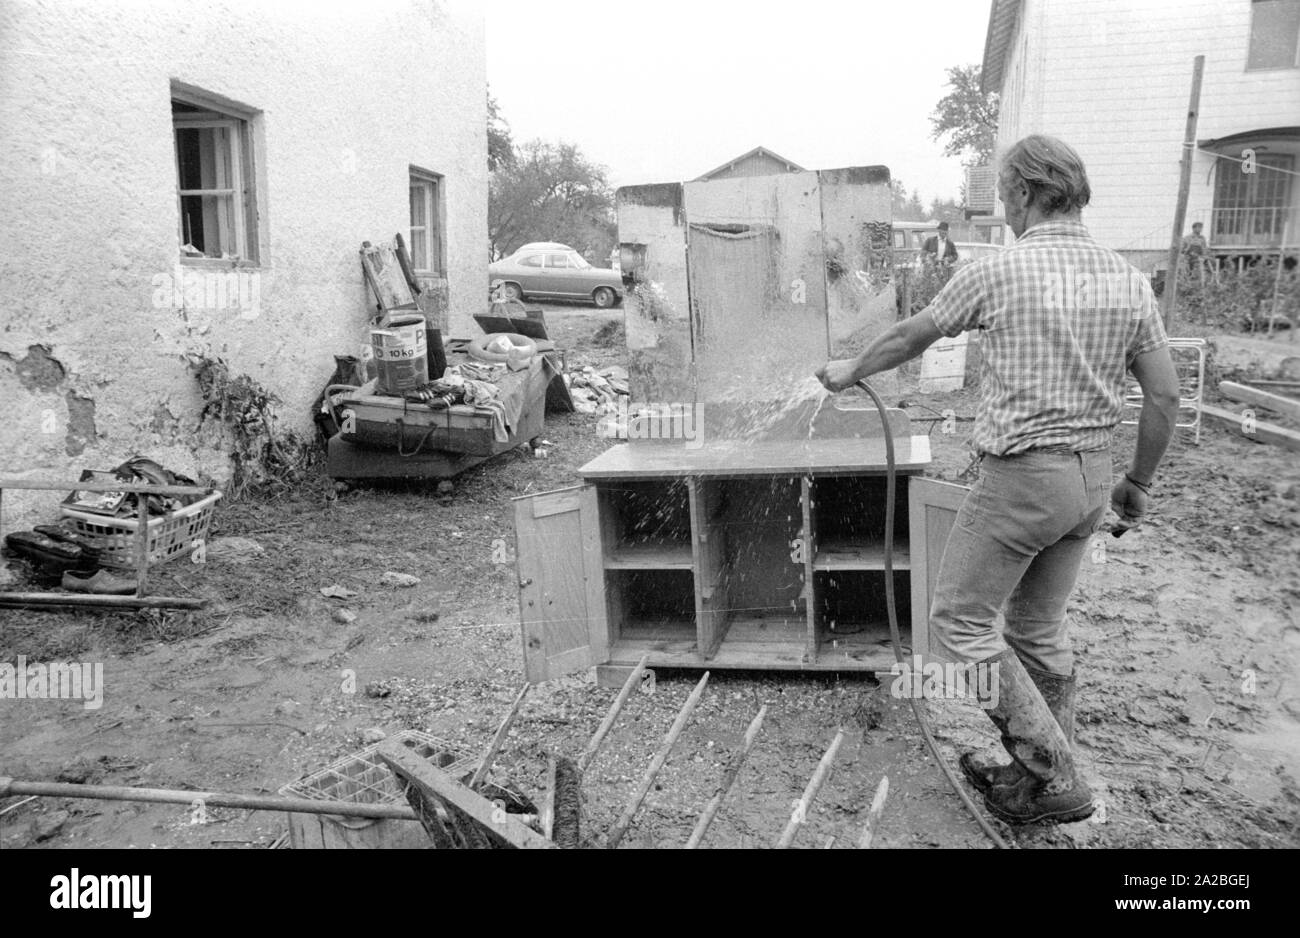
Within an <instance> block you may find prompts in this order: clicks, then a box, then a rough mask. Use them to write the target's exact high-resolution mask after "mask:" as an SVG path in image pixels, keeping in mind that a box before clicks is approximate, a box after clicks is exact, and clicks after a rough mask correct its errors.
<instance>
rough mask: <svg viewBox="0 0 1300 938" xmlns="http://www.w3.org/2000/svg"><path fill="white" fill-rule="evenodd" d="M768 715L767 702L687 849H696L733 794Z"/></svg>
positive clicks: (723, 774) (687, 843)
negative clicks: (719, 810)
mask: <svg viewBox="0 0 1300 938" xmlns="http://www.w3.org/2000/svg"><path fill="white" fill-rule="evenodd" d="M766 716H767V704H763V706H761V707H760V708H759V710H758V716H756V717H754V719H753V720H752V721H750V724H749V729H747V730H745V741H744V742H743V743H741V746H740V749H738V750H737V751H736V753H735V754H734V755H733V756H732V757H731V761H730V762H729V763H727V768H726V770H725V771H724V772H723V773H722V781H721V782H720V783H719V784H718V790H717V791H716V792H714V794H713V797H712V798H710V799H709V803H708V804H707V805H705V806H704V811H703V812H702V813H701V814H700V819H699V820H698V821H696V822H695V830H693V831H691V838H690V840H688V841H686V849H687V850H694V849H695V848H696V847H698V846H699V845H700V841H701V840H703V839H704V835H705V834H706V833H708V830H709V825H710V824H712V823H713V819H714V817H716V816H717V813H718V809H719V808H721V807H722V802H723V801H724V800H726V797H727V795H729V794H731V789H732V788H734V787H735V785H736V779H737V778H738V777H739V776H740V769H741V766H743V765H744V764H745V759H747V758H748V757H749V751H750V750H751V749H753V748H754V740H755V739H756V738H757V737H758V731H759V730H760V729H762V728H763V718H764V717H766Z"/></svg>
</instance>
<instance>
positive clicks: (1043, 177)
mask: <svg viewBox="0 0 1300 938" xmlns="http://www.w3.org/2000/svg"><path fill="white" fill-rule="evenodd" d="M998 194H999V197H1000V198H1001V199H1002V202H1003V205H1004V206H1005V208H1006V218H1007V223H1008V224H1009V225H1010V226H1011V230H1012V231H1013V232H1014V233H1015V234H1016V236H1017V241H1016V243H1015V244H1014V245H1012V246H1011V247H1010V248H1008V249H1007V250H1006V251H1004V252H1002V253H1001V254H999V255H997V256H996V257H989V258H985V259H983V260H981V261H978V262H976V263H974V264H970V265H967V266H964V267H961V268H959V269H958V270H957V271H956V272H955V273H954V274H953V277H952V279H951V280H950V281H949V282H948V284H947V286H945V287H944V289H943V291H942V292H941V293H940V294H939V295H938V296H937V297H936V298H935V300H934V302H933V303H931V304H930V306H929V307H928V308H927V309H926V310H924V311H923V312H921V313H919V314H918V315H916V316H913V317H912V318H911V319H908V320H905V321H903V322H900V323H898V324H897V325H895V326H894V327H892V328H891V329H889V330H888V331H887V332H886V333H885V334H884V335H882V336H881V337H880V338H879V339H877V340H876V341H875V342H873V343H872V344H871V345H870V346H869V347H868V348H867V349H866V350H865V351H864V352H863V353H862V354H861V355H860V356H859V357H858V358H856V359H853V360H848V361H833V362H829V363H828V364H827V365H826V366H825V367H824V368H822V370H821V371H820V372H818V377H819V378H821V380H822V383H823V384H824V385H825V386H826V387H827V388H828V389H830V390H832V391H841V390H844V389H845V388H848V387H850V386H851V385H852V384H854V383H855V382H856V381H858V380H859V379H862V378H865V377H868V376H870V375H873V374H876V373H877V372H881V371H886V370H888V369H890V368H896V367H897V366H899V365H901V364H902V363H903V362H905V361H908V360H910V359H912V358H915V357H916V356H917V355H920V354H921V353H922V352H923V351H924V350H925V349H926V348H928V347H929V346H930V345H931V344H933V343H934V342H935V341H937V340H938V339H939V337H940V336H956V335H959V334H960V333H962V332H963V331H966V330H968V329H979V330H981V331H982V332H983V341H982V346H983V351H984V364H983V376H982V383H981V391H980V401H979V408H978V414H977V417H976V423H975V432H974V444H975V447H976V449H977V451H978V452H979V454H980V457H981V473H980V479H979V481H978V482H977V483H976V484H975V486H974V487H973V488H972V490H971V492H970V494H969V495H968V496H967V498H966V500H965V502H964V503H963V505H962V507H961V510H960V511H959V512H958V514H957V519H956V523H955V524H954V526H953V529H952V534H951V535H950V536H949V539H948V544H947V547H946V548H945V550H944V555H943V560H942V561H941V562H940V566H939V574H938V580H937V582H936V586H935V594H934V603H933V606H932V607H931V610H930V622H931V634H932V635H933V636H934V637H935V640H936V642H937V644H938V646H939V648H940V649H942V651H943V652H944V653H945V655H946V656H947V657H948V658H950V659H951V660H953V661H957V662H961V663H964V664H967V665H969V666H971V667H973V668H986V669H987V671H986V672H985V674H983V675H982V676H981V677H980V679H978V680H975V681H973V682H972V683H973V685H974V686H977V687H990V686H996V692H994V693H990V694H989V700H987V701H983V700H982V701H981V703H982V704H984V705H985V708H986V712H987V713H988V715H989V717H990V718H991V719H992V721H993V723H994V724H995V725H996V726H997V728H998V729H999V730H1000V731H1001V733H1002V744H1003V746H1004V747H1006V749H1007V751H1008V752H1009V753H1010V754H1011V757H1012V762H1011V763H1010V764H1009V765H996V764H987V763H984V762H982V761H980V760H979V759H977V758H975V757H974V756H973V755H972V754H970V753H967V754H966V755H964V756H962V760H961V764H962V769H963V771H964V772H965V774H966V777H967V778H968V779H969V780H970V781H971V782H972V784H974V785H975V787H976V788H978V789H979V790H980V791H982V792H983V793H984V802H985V804H986V805H987V806H988V808H989V810H990V811H992V812H993V813H994V814H996V815H998V816H999V817H1001V818H1003V819H1004V820H1006V821H1009V822H1012V823H1030V822H1037V821H1044V822H1051V823H1064V822H1067V821H1078V820H1082V819H1083V818H1086V817H1088V816H1089V815H1090V814H1091V813H1092V811H1093V805H1092V793H1091V792H1090V791H1089V790H1088V786H1087V784H1086V783H1085V782H1084V780H1083V779H1082V777H1081V776H1080V775H1079V773H1078V772H1077V770H1076V768H1075V763H1074V758H1073V755H1072V753H1071V748H1070V747H1071V744H1072V742H1073V737H1074V688H1075V681H1076V675H1075V669H1074V656H1073V652H1072V651H1071V648H1070V644H1069V640H1068V638H1067V636H1066V630H1065V610H1066V604H1067V601H1068V599H1069V596H1070V592H1071V591H1072V590H1073V589H1074V583H1075V580H1076V578H1077V577H1078V573H1079V567H1080V564H1081V562H1082V560H1083V556H1084V554H1085V553H1086V552H1087V548H1088V542H1089V539H1090V537H1091V535H1092V534H1093V533H1094V532H1095V531H1096V530H1097V529H1098V526H1099V525H1100V523H1101V521H1102V518H1103V516H1104V514H1105V511H1106V505H1107V499H1106V495H1107V492H1108V491H1109V493H1110V505H1111V507H1112V508H1113V509H1114V510H1115V512H1116V513H1117V514H1118V515H1119V516H1120V525H1121V526H1123V527H1130V526H1132V525H1134V524H1137V523H1138V522H1139V521H1140V520H1141V519H1142V516H1143V515H1144V513H1145V511H1146V503H1147V496H1148V494H1149V493H1150V486H1151V484H1152V480H1153V479H1154V477H1155V473H1156V468H1157V466H1158V465H1159V463H1160V460H1161V458H1162V457H1163V455H1164V452H1165V449H1166V447H1167V446H1168V444H1169V440H1170V437H1171V436H1172V434H1173V427H1174V422H1175V420H1176V417H1177V413H1178V379H1177V376H1176V374H1175V372H1174V367H1173V362H1172V360H1171V358H1170V356H1169V347H1168V340H1167V339H1166V337H1165V332H1164V327H1163V325H1162V324H1161V321H1160V317H1159V315H1158V312H1157V309H1156V303H1155V298H1154V297H1153V295H1152V293H1151V287H1150V285H1149V284H1148V283H1147V281H1146V280H1145V278H1143V277H1142V275H1141V274H1140V273H1139V272H1138V271H1137V270H1136V269H1134V268H1133V267H1132V266H1131V265H1129V264H1128V262H1126V261H1125V260H1124V259H1123V258H1122V257H1120V255H1119V254H1117V253H1115V252H1114V251H1111V250H1109V249H1107V248H1103V247H1101V246H1100V245H1098V244H1097V243H1096V242H1095V241H1093V240H1092V238H1091V237H1090V236H1089V234H1088V231H1087V229H1086V228H1084V226H1083V224H1082V222H1081V220H1080V217H1081V211H1082V209H1083V208H1084V206H1086V205H1087V204H1088V202H1089V200H1090V198H1091V189H1090V187H1089V184H1088V176H1087V173H1086V171H1085V169H1084V165H1083V161H1082V160H1081V159H1080V158H1079V155H1078V154H1077V153H1076V152H1075V151H1074V150H1073V149H1072V148H1071V147H1070V146H1068V145H1067V144H1065V143H1064V142H1062V141H1060V140H1057V139H1055V138H1053V137H1046V136H1031V137H1026V138H1025V139H1024V140H1021V141H1020V142H1019V143H1017V144H1015V146H1013V147H1012V148H1011V149H1010V150H1009V151H1008V152H1007V154H1006V155H1005V156H1004V157H1003V159H1002V165H1001V170H1000V173H999V179H998ZM1129 371H1131V372H1132V373H1133V375H1134V377H1136V378H1137V381H1138V383H1139V384H1140V385H1141V387H1142V391H1143V393H1144V395H1145V400H1144V403H1143V407H1142V413H1141V417H1140V421H1139V425H1138V441H1137V451H1136V453H1135V455H1134V457H1133V460H1132V462H1131V463H1130V465H1129V468H1128V471H1127V472H1125V473H1124V475H1123V477H1122V478H1121V479H1120V481H1119V482H1118V484H1116V485H1114V486H1113V488H1112V486H1111V467H1112V462H1111V452H1110V445H1111V433H1112V431H1113V429H1114V427H1115V425H1116V424H1118V423H1119V422H1120V419H1121V415H1122V411H1123V401H1124V390H1125V375H1126V372H1129ZM999 613H1002V614H1003V617H1004V619H1005V628H1004V629H1003V631H1001V632H999V631H998V630H997V629H996V627H995V624H996V620H997V617H998V615H999ZM986 681H991V682H994V684H993V685H990V684H989V683H986Z"/></svg>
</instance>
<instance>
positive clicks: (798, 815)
mask: <svg viewBox="0 0 1300 938" xmlns="http://www.w3.org/2000/svg"><path fill="white" fill-rule="evenodd" d="M842 742H844V730H843V729H841V730H839V731H838V732H837V733H836V734H835V738H834V739H833V740H831V745H830V748H829V749H827V750H826V754H825V755H824V756H822V761H821V762H818V763H817V770H816V771H815V772H813V776H812V778H810V779H809V780H808V787H807V788H805V789H804V790H803V797H802V798H800V799H799V801H798V802H797V804H796V805H795V809H794V811H792V812H791V814H790V822H789V823H788V824H786V826H785V830H784V831H782V832H781V839H780V840H778V841H777V842H776V849H778V850H785V849H786V848H787V847H789V846H790V845H791V844H792V843H794V838H795V836H796V835H797V834H798V833H799V828H801V827H803V823H804V821H806V820H807V819H808V810H809V809H810V808H811V807H812V803H813V802H814V801H815V800H816V799H817V792H819V791H821V788H822V785H823V784H824V783H825V781H826V777H827V776H828V775H830V772H831V765H832V764H833V763H834V762H835V754H836V753H837V752H839V751H840V743H842Z"/></svg>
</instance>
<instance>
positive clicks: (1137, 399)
mask: <svg viewBox="0 0 1300 938" xmlns="http://www.w3.org/2000/svg"><path fill="white" fill-rule="evenodd" d="M1205 347H1206V342H1205V340H1204V339H1192V338H1173V337H1170V339H1169V353H1170V355H1171V356H1172V357H1173V360H1174V370H1175V371H1176V372H1177V373H1178V421H1177V423H1176V424H1175V426H1176V427H1178V428H1179V429H1181V430H1195V431H1196V442H1197V444H1198V445H1199V444H1200V442H1201V404H1202V402H1203V401H1204V398H1205ZM1143 400H1144V395H1143V394H1142V388H1141V387H1139V386H1138V385H1137V383H1136V382H1131V383H1130V384H1129V388H1128V392H1127V394H1126V395H1125V397H1124V406H1125V407H1126V408H1127V409H1128V410H1130V411H1133V410H1138V411H1140V410H1141V409H1142V403H1143ZM1188 411H1190V412H1191V415H1190V416H1188V415H1187V412H1188ZM1137 422H1138V421H1137V417H1136V416H1134V417H1131V418H1129V419H1126V420H1124V423H1126V424H1130V425H1133V424H1136V423H1137Z"/></svg>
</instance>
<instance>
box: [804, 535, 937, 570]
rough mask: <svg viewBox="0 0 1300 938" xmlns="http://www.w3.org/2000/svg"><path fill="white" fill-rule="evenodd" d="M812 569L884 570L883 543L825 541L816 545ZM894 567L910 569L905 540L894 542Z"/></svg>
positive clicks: (909, 556) (910, 558)
mask: <svg viewBox="0 0 1300 938" xmlns="http://www.w3.org/2000/svg"><path fill="white" fill-rule="evenodd" d="M813 569H814V570H820V571H829V570H884V569H885V544H884V542H883V541H880V542H871V543H861V542H854V541H849V540H838V539H837V540H833V541H825V542H823V543H821V544H819V545H818V547H817V553H816V554H814V555H813ZM894 569H895V570H911V569H912V557H911V554H909V553H908V550H907V542H906V541H903V542H901V543H900V542H899V541H895V542H894Z"/></svg>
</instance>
